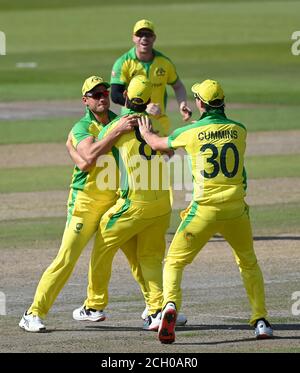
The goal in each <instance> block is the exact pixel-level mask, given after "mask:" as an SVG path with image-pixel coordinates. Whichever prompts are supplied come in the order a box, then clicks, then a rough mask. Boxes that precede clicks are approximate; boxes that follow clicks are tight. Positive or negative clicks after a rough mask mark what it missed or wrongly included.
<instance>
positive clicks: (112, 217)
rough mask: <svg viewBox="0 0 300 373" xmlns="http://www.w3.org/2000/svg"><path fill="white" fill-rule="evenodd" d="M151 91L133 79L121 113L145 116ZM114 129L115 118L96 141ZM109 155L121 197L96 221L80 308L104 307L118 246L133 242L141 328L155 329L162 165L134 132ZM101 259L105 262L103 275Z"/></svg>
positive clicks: (163, 208) (166, 213)
mask: <svg viewBox="0 0 300 373" xmlns="http://www.w3.org/2000/svg"><path fill="white" fill-rule="evenodd" d="M151 93H152V87H151V83H150V81H149V80H148V79H147V78H145V77H144V76H136V77H134V78H133V79H132V80H131V82H130V84H129V86H128V91H127V92H126V107H127V112H126V114H129V115H130V114H136V113H144V114H145V109H146V107H147V104H148V103H149V101H150V97H151ZM119 125H120V119H117V120H115V121H113V122H112V123H111V124H110V125H109V126H106V127H105V128H104V129H103V130H102V131H101V133H100V135H99V139H105V138H106V137H107V136H110V133H111V132H112V131H115V130H116V128H118V127H119ZM112 154H113V157H114V158H115V161H116V164H117V165H118V167H119V170H120V173H121V176H120V178H121V180H120V190H119V195H120V198H119V199H118V200H117V202H116V203H115V205H114V206H113V207H112V208H110V209H109V210H108V211H107V212H106V213H105V214H104V215H103V216H102V219H101V222H100V229H99V230H98V233H97V235H96V242H97V245H98V247H97V249H98V250H99V251H101V253H102V254H101V260H99V259H100V258H97V257H96V256H94V257H93V263H92V268H93V271H91V272H90V273H89V287H88V299H87V300H86V301H85V304H87V305H88V306H89V307H90V308H93V309H95V310H103V309H104V308H105V307H106V305H107V303H108V293H107V288H108V282H109V279H110V270H111V265H110V264H109V263H111V262H112V260H113V257H114V255H115V253H116V252H117V250H118V248H119V247H122V246H123V245H124V243H126V242H127V241H129V240H133V239H135V242H136V253H137V259H138V263H139V265H140V268H141V271H142V275H143V278H144V282H145V286H146V289H147V291H148V294H149V295H148V301H147V305H148V309H149V311H148V312H149V315H148V318H147V320H146V322H145V325H144V329H146V330H157V329H158V325H159V322H160V315H161V306H162V300H163V298H162V262H163V258H164V254H165V234H166V231H167V229H168V227H169V220H170V214H171V205H170V196H169V185H168V176H167V167H166V164H165V160H164V158H163V155H162V154H161V152H156V151H153V150H151V148H150V147H149V146H148V145H147V144H146V143H145V141H144V140H143V139H142V138H141V136H140V134H139V131H138V128H137V129H136V131H133V132H131V134H130V133H129V132H128V133H127V134H125V135H123V136H122V137H120V138H119V140H118V141H117V142H115V144H114V146H113V147H112ZM155 166H157V168H156V169H155ZM164 177H165V178H166V182H165V183H164V180H163V178H164ZM153 182H154V183H155V185H154V187H152V183H153ZM163 184H164V185H163ZM101 261H103V262H104V263H106V264H107V271H106V272H105V273H104V271H103V265H102V262H101ZM100 273H101V276H99V274H100Z"/></svg>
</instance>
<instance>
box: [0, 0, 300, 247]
mask: <svg viewBox="0 0 300 373" xmlns="http://www.w3.org/2000/svg"><path fill="white" fill-rule="evenodd" d="M299 14H300V3H299V1H276V0H273V1H243V0H231V1H226V0H223V1H222V0H215V1H213V0H210V1H193V0H188V1H186V2H182V1H180V0H169V1H161V0H152V1H151V2H149V3H146V2H143V3H141V2H140V1H139V2H138V1H130V2H128V4H125V2H124V1H121V0H119V1H117V0H111V1H109V2H108V1H96V0H85V1H82V0H72V1H71V0H64V1H59V0H51V1H50V0H43V1H38V0H27V1H23V0H13V1H12V0H9V1H8V0H0V30H1V31H2V32H4V33H5V35H6V55H5V56H0V167H1V173H0V212H1V215H0V244H1V245H4V246H7V245H19V244H23V242H24V240H28V242H35V241H38V240H47V239H54V238H56V239H57V238H58V237H59V235H60V233H61V232H62V230H63V225H64V220H65V203H66V198H67V192H68V188H69V182H70V178H71V173H72V167H71V165H72V164H71V161H70V160H69V158H68V155H67V153H66V150H65V147H64V142H65V140H66V138H67V134H68V132H69V130H70V129H71V127H72V126H73V124H74V123H75V122H76V121H77V120H78V119H79V118H80V117H81V116H82V115H83V113H84V108H83V106H82V104H81V86H82V82H83V81H84V79H85V78H86V77H88V76H90V75H94V74H97V75H100V76H103V77H105V78H106V79H109V78H110V72H111V68H112V64H113V62H114V61H115V59H116V58H117V57H119V56H120V55H121V54H123V53H124V52H126V51H127V50H128V49H129V48H131V46H132V45H133V44H132V40H131V36H132V28H133V25H134V23H135V22H136V21H137V20H139V19H142V18H147V19H150V20H152V21H153V22H154V24H155V26H156V34H157V41H156V44H155V48H156V49H158V50H159V51H161V52H162V53H164V54H166V55H167V56H168V57H169V58H170V59H171V60H172V61H173V62H174V63H175V65H176V67H177V71H178V74H179V76H180V77H181V79H182V81H183V82H184V84H185V86H186V89H187V92H188V95H189V100H190V105H191V106H192V107H193V108H194V109H195V107H194V106H193V105H194V104H193V99H192V95H191V91H190V88H191V86H192V84H193V83H194V82H197V81H202V80H204V79H206V78H211V79H216V80H219V81H220V82H221V84H222V85H223V87H224V90H225V95H226V100H227V115H228V116H229V117H232V118H233V119H235V120H237V121H240V122H242V123H244V124H245V125H246V126H247V128H248V131H249V140H248V149H247V159H246V162H247V163H246V165H247V169H248V180H249V190H248V195H249V197H248V198H249V199H248V201H249V203H250V204H251V205H252V216H253V224H254V230H255V234H273V233H276V234H288V233H291V232H298V233H299V215H300V213H299V211H300V196H299V193H300V192H299V190H300V167H299V164H300V132H299V118H300V105H299V103H300V84H299V83H300V81H299V80H300V79H299V76H300V75H299V67H300V56H295V55H293V54H292V52H291V48H292V44H293V43H294V41H292V40H291V36H292V33H293V32H294V31H296V30H299V29H300V24H299ZM169 93H170V95H169V101H170V102H169V106H168V107H169V115H170V116H171V119H172V126H173V128H176V127H179V126H182V125H183V123H182V122H181V119H180V116H179V113H178V110H177V106H176V103H175V101H174V95H173V90H172V89H171V90H170V92H169ZM115 109H116V110H118V108H115ZM198 117H199V115H198V113H197V111H196V110H195V111H194V113H193V118H192V119H193V120H195V119H198ZM185 205H186V202H185V201H184V200H183V201H182V203H181V202H180V203H178V204H177V205H176V206H175V211H174V216H173V221H172V226H173V228H172V229H173V230H174V227H175V226H176V224H177V223H178V211H177V210H180V209H181V208H183V207H184V206H185Z"/></svg>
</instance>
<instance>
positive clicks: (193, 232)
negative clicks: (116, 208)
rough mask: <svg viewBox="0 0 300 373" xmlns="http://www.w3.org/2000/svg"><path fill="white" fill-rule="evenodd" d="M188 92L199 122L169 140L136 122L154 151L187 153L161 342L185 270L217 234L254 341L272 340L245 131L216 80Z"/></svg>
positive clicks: (168, 338)
mask: <svg viewBox="0 0 300 373" xmlns="http://www.w3.org/2000/svg"><path fill="white" fill-rule="evenodd" d="M192 92H193V93H194V97H195V99H196V105H197V107H198V109H199V111H200V113H202V115H201V118H200V120H198V121H197V122H195V123H193V124H191V125H188V126H186V127H183V128H178V129H177V130H175V131H174V132H173V133H172V134H171V135H170V136H169V137H159V136H158V135H156V134H154V133H152V132H151V130H150V128H149V119H148V118H147V117H143V118H140V119H138V121H139V128H140V133H141V135H142V136H143V138H144V139H145V141H146V142H147V143H148V144H149V145H150V146H151V148H152V149H153V151H165V150H168V149H177V148H180V147H182V148H184V149H185V150H186V152H187V154H188V155H189V158H190V161H191V167H192V176H193V183H194V193H193V200H192V202H191V203H190V205H189V207H188V208H187V209H186V211H184V213H183V214H182V221H181V224H180V225H179V227H178V229H177V232H176V234H175V236H174V238H173V240H172V243H171V245H170V248H169V251H168V254H167V257H166V260H165V267H164V273H163V289H164V302H163V312H162V320H161V324H160V326H159V333H158V334H159V340H160V341H161V342H162V343H172V342H174V340H175V322H176V316H177V312H178V311H179V310H180V307H181V297H182V296H181V288H180V285H181V280H182V274H183V270H184V268H185V266H186V265H188V264H190V263H191V262H192V261H193V259H194V258H195V256H196V255H197V254H198V253H199V251H200V250H201V249H202V247H203V246H204V245H205V244H206V243H207V242H208V240H209V239H210V238H211V237H212V236H213V235H214V234H215V233H220V234H222V235H223V237H224V238H225V239H226V240H227V241H228V243H229V244H230V245H231V247H232V248H233V252H234V255H235V259H236V262H237V265H238V266H239V269H240V273H241V276H242V279H243V282H244V286H245V289H246V292H247V295H248V299H249V302H250V304H251V308H252V316H251V319H250V324H251V325H252V326H254V327H255V335H256V337H257V338H258V339H261V338H271V337H272V335H273V330H272V328H271V326H270V324H269V322H268V321H267V320H266V316H267V311H266V307H265V294H264V283H263V276H262V273H261V270H260V268H259V265H258V263H257V259H256V256H255V252H254V249H253V238H252V232H251V225H250V220H249V207H248V206H247V205H246V203H245V201H244V197H245V183H246V180H245V178H246V174H245V169H244V154H245V147H246V136H247V130H246V128H245V126H244V125H243V124H241V123H238V122H235V121H233V120H231V119H228V118H227V117H226V115H225V112H224V92H223V89H222V87H221V86H220V84H219V83H218V82H216V81H213V80H205V81H203V82H202V83H196V84H194V85H193V87H192Z"/></svg>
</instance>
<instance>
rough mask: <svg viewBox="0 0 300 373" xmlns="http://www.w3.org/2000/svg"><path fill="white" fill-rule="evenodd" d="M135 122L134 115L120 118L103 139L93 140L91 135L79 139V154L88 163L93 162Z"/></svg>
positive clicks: (108, 149) (128, 130)
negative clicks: (81, 139)
mask: <svg viewBox="0 0 300 373" xmlns="http://www.w3.org/2000/svg"><path fill="white" fill-rule="evenodd" d="M136 124H137V123H136V117H135V116H126V117H123V118H121V119H120V121H119V124H118V125H117V126H116V127H115V128H114V129H113V130H112V131H111V132H110V133H108V135H107V136H105V137H104V138H103V139H101V140H99V141H94V138H93V137H88V138H87V139H85V140H83V141H81V142H80V143H79V144H78V146H77V150H78V152H79V154H80V156H81V157H82V158H83V159H84V160H86V161H87V162H88V163H89V164H90V165H91V164H93V163H95V162H96V161H97V158H98V157H100V156H101V155H104V154H107V153H108V152H109V151H110V150H111V148H112V147H113V146H114V144H115V143H116V141H117V140H118V139H119V137H120V136H122V134H124V133H127V132H130V131H132V129H133V128H134V126H135V125H136Z"/></svg>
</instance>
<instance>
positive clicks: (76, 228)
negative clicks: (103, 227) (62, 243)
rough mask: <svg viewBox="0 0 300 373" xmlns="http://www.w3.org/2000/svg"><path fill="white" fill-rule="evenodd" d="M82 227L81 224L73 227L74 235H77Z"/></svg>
mask: <svg viewBox="0 0 300 373" xmlns="http://www.w3.org/2000/svg"><path fill="white" fill-rule="evenodd" d="M82 227H83V224H82V223H77V224H76V227H75V229H74V232H75V233H79V232H80V231H81V229H82Z"/></svg>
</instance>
